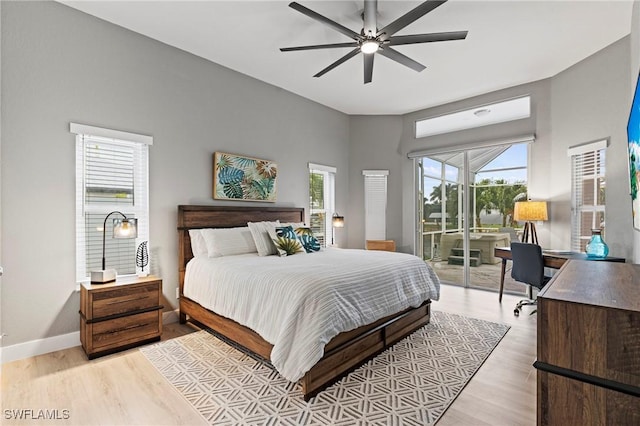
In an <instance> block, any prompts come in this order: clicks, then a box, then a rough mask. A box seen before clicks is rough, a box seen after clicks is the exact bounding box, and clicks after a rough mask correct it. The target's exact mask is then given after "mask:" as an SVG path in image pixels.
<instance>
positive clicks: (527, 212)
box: [513, 201, 548, 222]
mask: <svg viewBox="0 0 640 426" xmlns="http://www.w3.org/2000/svg"><path fill="white" fill-rule="evenodd" d="M513 219H514V220H517V221H521V220H523V221H526V222H532V221H536V220H548V216H547V202H546V201H518V202H516V205H515V208H514V209H513Z"/></svg>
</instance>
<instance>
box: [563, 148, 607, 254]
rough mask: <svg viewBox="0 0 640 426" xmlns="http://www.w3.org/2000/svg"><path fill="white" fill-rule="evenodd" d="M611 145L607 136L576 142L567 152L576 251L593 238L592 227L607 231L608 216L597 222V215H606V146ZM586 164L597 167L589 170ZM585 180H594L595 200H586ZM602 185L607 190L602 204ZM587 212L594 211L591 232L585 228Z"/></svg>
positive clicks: (582, 248)
mask: <svg viewBox="0 0 640 426" xmlns="http://www.w3.org/2000/svg"><path fill="white" fill-rule="evenodd" d="M608 145H609V141H608V139H603V140H599V141H596V142H589V143H586V144H582V145H577V146H573V147H570V148H569V149H568V150H567V155H568V156H570V157H571V250H573V251H579V252H583V251H584V247H585V246H586V244H587V242H588V241H589V239H590V238H591V229H594V228H595V229H598V228H600V229H602V231H605V228H606V220H603V221H602V226H597V225H599V224H596V223H595V221H596V218H597V217H602V218H603V219H604V218H605V216H606V188H607V185H606V184H607V179H606V149H607V146H608ZM589 157H592V158H589ZM585 164H586V165H587V167H589V168H593V169H594V170H593V173H587V172H589V170H588V169H587V167H585ZM585 181H590V182H592V183H593V185H592V187H593V188H592V194H591V195H592V197H593V202H594V203H593V204H585V203H584V195H583V194H584V188H585ZM599 183H600V185H599ZM599 189H602V190H603V191H604V194H603V200H602V202H603V204H598V200H599V197H598V190H599ZM584 213H591V214H592V215H591V226H590V227H589V232H582V228H583V226H584V223H583V218H582V216H583V214H584Z"/></svg>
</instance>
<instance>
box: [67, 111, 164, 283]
mask: <svg viewBox="0 0 640 426" xmlns="http://www.w3.org/2000/svg"><path fill="white" fill-rule="evenodd" d="M71 132H72V133H75V134H76V279H77V281H79V282H80V281H85V280H87V278H88V276H89V275H90V271H92V270H94V271H95V270H100V269H102V235H103V230H102V228H103V224H104V219H105V217H106V216H107V215H108V214H109V213H110V212H113V211H118V212H121V213H123V214H124V215H125V216H127V217H134V218H137V219H138V237H137V238H136V239H114V238H110V237H111V235H110V230H111V226H112V222H111V219H121V218H122V217H121V216H119V215H113V216H111V218H109V220H108V221H107V228H106V239H105V258H106V267H107V268H108V269H112V268H113V269H115V270H116V271H117V272H118V275H127V274H135V273H136V263H135V255H136V249H137V247H138V244H139V243H141V242H142V241H148V240H149V184H148V181H149V173H148V147H149V145H151V143H152V142H153V139H152V138H151V137H149V136H143V135H136V134H132V133H125V132H119V131H115V130H109V129H102V128H98V127H91V126H85V125H81V124H75V123H71Z"/></svg>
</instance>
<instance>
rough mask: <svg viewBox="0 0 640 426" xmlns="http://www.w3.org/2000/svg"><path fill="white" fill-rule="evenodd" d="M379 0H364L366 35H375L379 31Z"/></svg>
mask: <svg viewBox="0 0 640 426" xmlns="http://www.w3.org/2000/svg"><path fill="white" fill-rule="evenodd" d="M377 15H378V0H364V35H365V36H371V37H375V36H376V34H377V32H378V23H377V22H376V21H377Z"/></svg>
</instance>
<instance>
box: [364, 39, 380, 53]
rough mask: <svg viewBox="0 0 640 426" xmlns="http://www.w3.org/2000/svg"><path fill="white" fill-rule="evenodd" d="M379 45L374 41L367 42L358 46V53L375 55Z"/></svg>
mask: <svg viewBox="0 0 640 426" xmlns="http://www.w3.org/2000/svg"><path fill="white" fill-rule="evenodd" d="M379 47H380V44H379V43H378V42H377V41H375V40H367V41H365V42H363V43H362V44H361V45H360V51H361V52H362V53H376V52H377V51H378V48H379Z"/></svg>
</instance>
